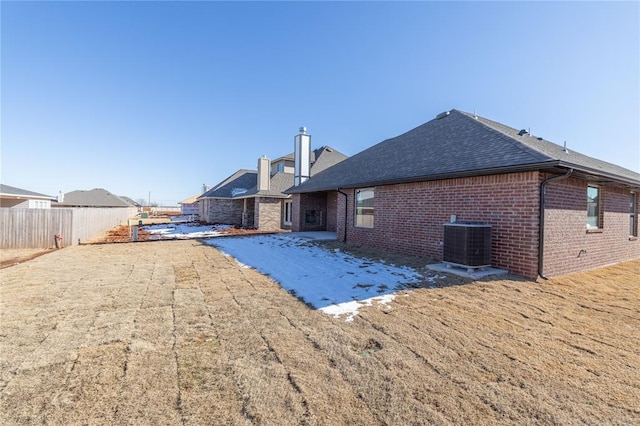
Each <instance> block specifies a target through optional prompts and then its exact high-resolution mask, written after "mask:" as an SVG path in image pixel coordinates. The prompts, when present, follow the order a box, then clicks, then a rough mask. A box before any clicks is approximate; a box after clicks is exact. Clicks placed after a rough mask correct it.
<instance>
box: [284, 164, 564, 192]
mask: <svg viewBox="0 0 640 426" xmlns="http://www.w3.org/2000/svg"><path fill="white" fill-rule="evenodd" d="M558 165H559V161H555V160H554V161H545V162H541V163H530V164H522V165H517V166H508V167H493V168H490V169H480V170H466V171H460V172H452V173H439V174H433V175H422V176H413V177H410V178H398V179H386V180H376V181H363V182H358V183H353V184H347V185H332V186H328V187H322V188H315V189H312V190H307V191H305V190H298V189H297V187H293V188H289V189H288V190H287V191H285V192H286V193H288V194H300V193H310V192H324V191H333V190H336V189H341V188H362V187H368V186H382V185H397V184H401V183H413V182H426V181H433V180H444V179H456V178H464V177H474V176H487V175H494V174H505V173H517V172H528V171H533V170H543V169H551V168H553V167H556V166H558ZM302 189H304V188H302Z"/></svg>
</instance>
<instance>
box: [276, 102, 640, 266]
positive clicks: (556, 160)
mask: <svg viewBox="0 0 640 426" xmlns="http://www.w3.org/2000/svg"><path fill="white" fill-rule="evenodd" d="M286 193H289V194H293V220H292V222H293V223H292V229H293V230H294V231H305V230H316V229H327V230H329V229H332V228H333V226H334V225H333V224H331V218H333V219H332V220H333V221H334V222H335V223H336V224H337V225H336V229H337V234H338V238H339V239H342V240H345V241H347V242H348V243H351V244H354V245H361V246H370V247H374V248H378V249H384V250H389V251H394V252H400V253H405V254H410V255H415V256H423V257H425V258H434V259H443V240H444V227H445V226H444V224H445V223H447V222H451V221H458V222H481V223H484V224H489V225H491V227H492V231H491V264H492V265H493V266H496V267H500V268H506V269H508V270H509V271H510V272H512V273H516V274H520V275H523V276H526V277H529V278H534V279H535V278H537V277H538V276H542V277H545V275H548V276H551V275H562V274H567V273H573V272H577V271H583V270H588V269H592V268H596V267H599V266H604V265H608V264H611V263H616V262H621V261H625V260H629V259H634V258H638V257H640V241H638V238H637V236H638V210H639V209H640V205H639V203H640V202H639V199H640V174H638V173H636V172H633V171H630V170H627V169H625V168H622V167H619V166H616V165H614V164H610V163H607V162H604V161H600V160H597V159H595V158H591V157H588V156H586V155H583V154H580V153H578V152H575V151H574V150H573V149H571V147H569V148H568V149H566V148H563V147H562V146H559V145H556V144H554V143H552V142H549V141H546V140H544V139H543V138H540V137H537V136H533V135H531V134H529V133H528V132H527V131H525V130H516V129H513V128H511V127H508V126H505V125H503V124H500V123H497V122H495V121H491V120H488V119H485V118H482V117H478V116H476V115H474V114H469V113H465V112H462V111H458V110H452V111H450V112H445V113H442V114H439V115H438V117H436V118H435V119H433V120H431V121H429V122H427V123H425V124H423V125H421V126H419V127H417V128H415V129H413V130H410V131H408V132H406V133H404V134H402V135H400V136H397V137H395V138H391V139H387V140H385V141H383V142H381V143H379V144H377V145H374V146H372V147H371V148H369V149H366V150H364V151H362V152H360V153H358V154H357V155H354V156H353V157H350V158H349V159H347V160H345V161H343V162H341V163H339V164H337V165H335V166H333V167H331V168H329V169H327V170H325V171H324V172H322V173H319V174H317V175H315V176H313V177H311V179H309V180H308V181H306V182H303V183H301V184H300V185H298V186H295V187H293V188H291V189H289V190H287V191H286ZM336 197H338V201H337V202H336V201H335V200H336ZM318 215H320V216H321V217H326V218H327V220H326V221H325V222H323V223H321V224H320V226H318V223H317V221H315V220H314V219H313V218H314V217H317V216H318ZM310 218H311V220H310Z"/></svg>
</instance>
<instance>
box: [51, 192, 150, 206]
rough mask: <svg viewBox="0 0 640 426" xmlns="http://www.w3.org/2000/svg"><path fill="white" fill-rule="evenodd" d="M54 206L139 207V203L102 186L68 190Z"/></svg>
mask: <svg viewBox="0 0 640 426" xmlns="http://www.w3.org/2000/svg"><path fill="white" fill-rule="evenodd" d="M52 206H53V207H102V208H124V207H139V205H138V204H137V203H135V201H133V200H131V199H130V198H128V197H119V196H117V195H115V194H112V193H111V192H109V191H107V190H106V189H102V188H95V189H91V190H78V191H71V192H67V193H66V194H64V196H63V197H61V199H60V201H59V202H57V203H54V204H53V205H52Z"/></svg>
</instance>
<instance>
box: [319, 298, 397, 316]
mask: <svg viewBox="0 0 640 426" xmlns="http://www.w3.org/2000/svg"><path fill="white" fill-rule="evenodd" d="M395 298H396V296H395V295H394V294H385V295H384V296H377V297H372V298H370V299H365V300H355V301H353V302H344V303H338V304H336V305H329V306H325V307H324V308H320V310H321V311H322V312H324V313H325V314H329V315H333V317H334V318H340V317H341V316H343V315H346V318H345V321H346V322H352V321H353V319H354V318H355V316H356V315H358V309H360V308H361V307H362V306H373V302H377V304H378V305H386V304H388V303H390V302H391V301H392V300H393V299H395Z"/></svg>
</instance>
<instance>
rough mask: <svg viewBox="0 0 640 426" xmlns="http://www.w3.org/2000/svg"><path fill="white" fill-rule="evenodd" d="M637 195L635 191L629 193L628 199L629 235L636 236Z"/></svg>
mask: <svg viewBox="0 0 640 426" xmlns="http://www.w3.org/2000/svg"><path fill="white" fill-rule="evenodd" d="M636 197H637V195H636V193H635V192H632V193H631V196H630V199H629V235H630V236H631V237H637V236H638V212H637V211H636V205H637V201H638V200H637V198H636Z"/></svg>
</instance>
